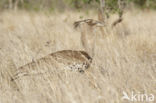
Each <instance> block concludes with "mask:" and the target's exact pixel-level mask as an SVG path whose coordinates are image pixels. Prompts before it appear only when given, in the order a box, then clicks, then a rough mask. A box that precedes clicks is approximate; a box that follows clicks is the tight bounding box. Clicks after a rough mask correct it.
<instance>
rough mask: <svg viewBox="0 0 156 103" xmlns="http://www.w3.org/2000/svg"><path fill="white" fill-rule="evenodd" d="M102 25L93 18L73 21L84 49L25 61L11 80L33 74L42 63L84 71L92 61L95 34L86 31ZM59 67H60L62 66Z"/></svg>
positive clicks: (55, 53)
mask: <svg viewBox="0 0 156 103" xmlns="http://www.w3.org/2000/svg"><path fill="white" fill-rule="evenodd" d="M94 26H103V23H102V22H100V21H96V20H93V19H86V20H81V21H76V22H74V27H75V28H78V27H80V30H81V43H82V46H83V48H84V51H81V50H80V51H77V50H62V51H57V52H54V53H51V54H49V55H47V56H44V57H42V58H40V59H37V60H35V61H33V62H30V63H27V64H25V65H23V66H21V67H19V68H18V69H17V71H16V72H15V74H14V76H13V77H12V79H11V80H16V79H18V78H21V77H23V76H29V75H33V74H35V73H38V71H40V70H39V69H38V68H39V67H41V68H44V65H47V64H51V66H55V67H56V68H60V66H59V65H61V66H62V67H63V69H70V70H76V71H79V72H84V71H85V70H86V69H88V68H89V66H90V65H91V63H92V58H93V56H94V52H95V51H94V46H95V44H94V43H95V39H96V38H95V35H94V34H90V33H88V32H92V31H90V30H91V29H88V28H90V27H94ZM62 67H61V68H62ZM43 73H44V72H43Z"/></svg>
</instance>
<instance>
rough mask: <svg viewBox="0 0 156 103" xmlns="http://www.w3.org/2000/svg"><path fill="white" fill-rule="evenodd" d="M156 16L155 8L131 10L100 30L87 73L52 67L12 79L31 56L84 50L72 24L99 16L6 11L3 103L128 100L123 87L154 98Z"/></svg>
mask: <svg viewBox="0 0 156 103" xmlns="http://www.w3.org/2000/svg"><path fill="white" fill-rule="evenodd" d="M155 16H156V13H155V12H154V11H148V12H145V11H144V12H142V11H138V10H134V11H130V12H127V13H126V14H125V15H124V21H123V22H122V23H121V24H119V25H117V27H115V28H108V29H107V30H108V31H107V32H106V34H105V35H104V36H103V35H102V34H100V32H98V31H97V35H98V37H97V38H98V40H97V42H96V48H95V49H96V50H95V51H96V53H95V57H94V59H93V64H92V66H91V67H90V68H89V69H88V70H87V71H86V73H84V74H80V73H77V72H71V71H62V70H59V69H56V68H54V67H53V65H48V68H49V69H50V70H49V73H45V74H41V75H30V76H25V77H22V78H20V79H18V80H16V81H14V82H11V81H10V78H11V76H12V75H13V74H14V73H15V71H16V70H17V68H18V67H20V66H22V65H24V64H26V63H28V62H31V61H32V60H35V59H37V58H41V57H44V56H45V55H47V54H49V53H52V52H55V51H58V50H64V49H73V50H82V49H83V48H82V47H81V43H80V31H79V30H74V29H73V26H72V23H73V22H74V21H75V20H78V19H80V17H83V18H97V17H96V14H94V13H93V12H91V13H89V14H87V15H85V14H84V13H75V12H65V13H62V14H59V13H55V14H45V13H32V12H31V13H30V12H25V11H18V12H11V11H5V12H2V13H1V16H0V103H21V102H22V103H39V102H42V103H43V102H44V103H125V102H126V101H124V100H122V99H121V97H122V92H123V91H125V92H127V93H128V94H131V92H132V91H134V92H135V93H142V94H144V93H147V94H148V93H149V94H150V93H152V94H153V95H155V96H156V89H155V86H156V75H155V74H156V35H155V34H156V29H155V27H156V18H155ZM115 18H116V16H115V15H114V16H113V17H112V18H111V19H110V21H109V22H112V21H113V20H114V19H115ZM40 70H41V68H40ZM155 101H156V100H155ZM136 103H137V102H136ZM153 103H154V102H153Z"/></svg>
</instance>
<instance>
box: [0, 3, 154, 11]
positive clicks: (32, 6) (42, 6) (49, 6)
mask: <svg viewBox="0 0 156 103" xmlns="http://www.w3.org/2000/svg"><path fill="white" fill-rule="evenodd" d="M124 1H125V2H126V4H127V5H128V6H130V7H132V6H133V7H137V8H141V9H156V0H124ZM105 2H106V5H108V6H109V8H111V9H112V10H113V9H117V0H105ZM99 4H100V0H0V10H6V9H11V10H12V9H14V10H17V9H24V10H34V11H40V10H49V11H54V10H59V11H64V10H66V9H75V10H77V9H78V10H80V9H94V8H98V7H99Z"/></svg>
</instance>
